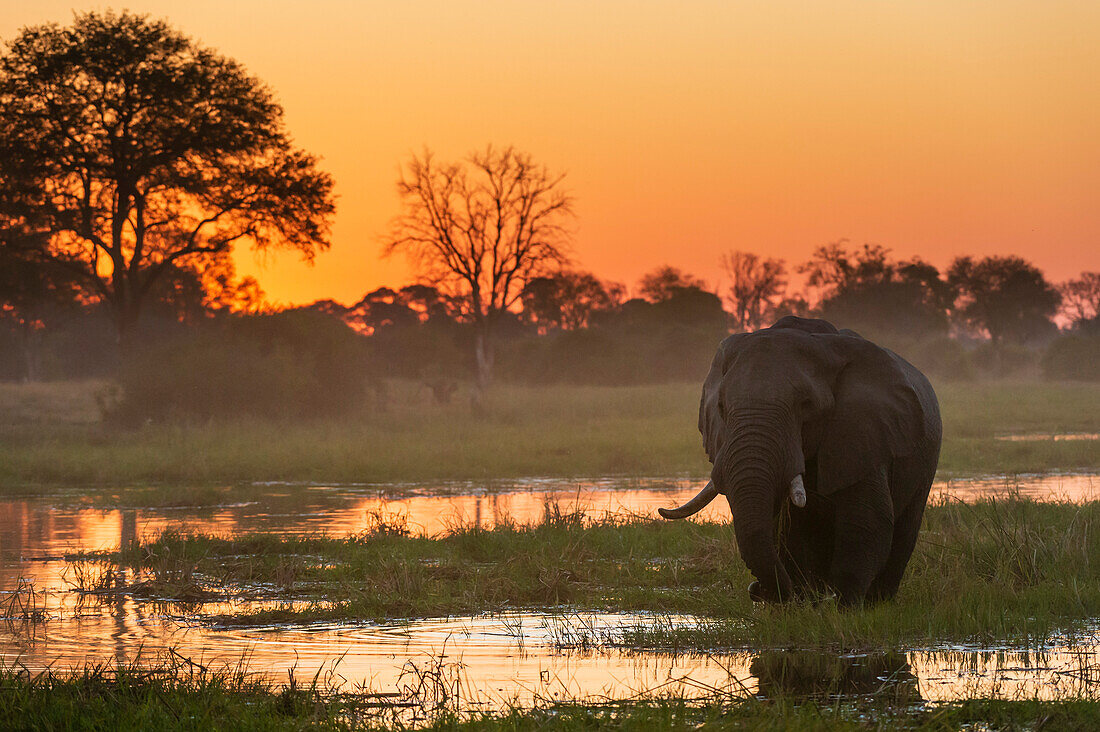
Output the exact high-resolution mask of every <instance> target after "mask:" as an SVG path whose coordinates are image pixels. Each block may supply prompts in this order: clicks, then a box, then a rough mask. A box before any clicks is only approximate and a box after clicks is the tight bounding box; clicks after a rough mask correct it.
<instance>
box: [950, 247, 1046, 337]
mask: <svg viewBox="0 0 1100 732" xmlns="http://www.w3.org/2000/svg"><path fill="white" fill-rule="evenodd" d="M947 282H948V284H949V285H950V286H951V288H952V290H953V292H954V293H955V298H956V299H955V312H956V314H957V315H958V317H959V318H960V319H961V321H962V322H963V323H965V324H967V325H970V326H972V327H974V328H978V329H980V330H983V331H985V332H986V333H988V334H989V338H990V340H991V341H992V342H993V345H994V346H997V345H999V344H1000V343H1001V342H1002V341H1004V340H1011V341H1015V342H1018V343H1019V342H1023V341H1026V340H1028V339H1030V338H1033V337H1035V336H1039V335H1043V334H1045V333H1048V332H1050V331H1051V330H1052V329H1053V327H1054V326H1053V323H1052V322H1051V318H1052V317H1053V316H1054V314H1055V313H1056V312H1057V311H1058V305H1059V304H1060V302H1061V296H1060V295H1059V294H1058V290H1056V289H1055V288H1054V287H1053V286H1052V285H1051V284H1050V283H1049V282H1047V280H1046V278H1045V277H1043V273H1042V272H1040V271H1039V269H1038V268H1036V267H1035V266H1034V265H1033V264H1031V263H1030V262H1028V261H1026V260H1024V259H1022V258H1021V257H1015V256H1008V257H998V256H993V257H985V258H984V259H979V260H974V259H973V258H972V257H958V258H956V259H955V261H954V262H952V263H951V267H950V268H949V269H948V272H947Z"/></svg>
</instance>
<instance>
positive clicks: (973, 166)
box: [0, 0, 1100, 303]
mask: <svg viewBox="0 0 1100 732" xmlns="http://www.w3.org/2000/svg"><path fill="white" fill-rule="evenodd" d="M106 7H108V6H106V5H101V4H94V5H92V4H83V5H79V6H74V5H73V4H72V2H71V0H66V2H59V1H55V0H38V1H37V2H34V3H25V2H12V1H11V0H8V1H7V2H5V3H4V4H3V5H2V6H0V36H2V37H3V38H4V39H5V40H10V39H11V38H12V37H14V35H15V34H16V33H17V32H18V30H19V29H20V28H21V27H23V26H26V25H34V24H39V23H43V22H49V21H57V22H60V23H63V24H64V23H69V22H71V19H72V13H73V11H74V10H77V11H84V10H91V9H105V8H106ZM121 7H122V6H117V7H116V9H121ZM125 7H126V8H127V9H129V10H131V11H133V12H143V13H149V14H151V15H153V16H155V17H158V18H165V19H167V20H168V21H170V22H171V23H172V24H173V25H174V26H176V27H177V28H178V29H179V30H181V31H182V32H183V33H184V34H186V35H188V36H190V37H193V38H195V39H197V40H199V41H201V42H202V43H204V44H206V45H209V46H212V47H214V48H216V49H218V50H219V51H220V52H221V53H223V54H225V55H226V56H229V57H231V58H234V59H237V60H238V61H240V62H241V63H243V64H245V65H246V66H247V67H248V68H249V70H250V71H251V72H252V73H253V74H255V75H256V76H257V77H259V78H260V79H262V80H263V81H264V82H266V83H267V84H268V85H269V86H270V87H271V88H272V89H273V90H274V91H275V93H276V96H277V97H278V98H279V99H280V100H281V102H282V104H283V105H284V107H285V111H286V119H287V124H288V127H289V130H290V132H291V134H292V135H293V136H294V138H295V140H296V142H297V144H298V145H300V146H301V147H303V148H304V149H306V150H308V151H310V152H312V153H315V154H318V155H320V156H322V157H323V158H324V162H323V167H324V168H325V169H326V170H328V171H329V172H331V173H332V174H333V175H334V176H335V179H336V182H337V191H338V194H339V196H340V198H339V202H338V206H339V208H338V213H337V217H336V221H335V226H334V230H333V247H332V249H331V251H330V252H328V253H325V254H322V255H321V256H319V257H318V258H317V261H316V263H315V264H314V265H313V266H307V265H305V264H303V263H301V262H299V261H297V260H296V258H295V256H294V255H291V254H285V255H275V256H273V257H269V258H268V259H266V260H264V261H260V260H257V259H256V258H254V257H253V255H251V254H250V253H248V252H247V251H245V252H243V253H242V254H241V255H240V256H239V258H238V261H239V263H240V265H241V267H242V269H244V270H245V271H246V272H248V273H251V274H255V275H256V276H257V277H258V279H259V280H260V283H261V285H262V286H263V288H264V289H265V291H266V292H267V293H268V296H269V298H270V299H272V300H273V301H275V302H279V303H303V302H309V301H312V300H316V299H319V298H325V297H331V298H334V299H336V300H339V301H342V302H352V301H355V300H357V299H358V298H359V297H360V296H361V295H362V294H363V293H364V292H366V291H367V290H370V289H373V288H375V287H377V286H379V285H382V284H388V285H400V284H405V283H407V282H409V281H411V280H413V279H414V273H413V272H411V271H410V270H409V269H408V267H407V265H406V263H405V262H404V261H403V260H401V259H400V258H394V259H391V260H382V259H380V256H379V255H380V252H381V248H382V247H381V243H380V236H381V235H382V234H383V233H384V231H385V230H386V225H387V221H388V220H389V219H390V218H391V217H392V216H394V215H395V214H396V213H397V211H398V209H397V203H398V201H397V195H396V192H395V190H394V181H395V179H396V177H397V170H398V166H399V165H400V164H401V163H402V162H403V161H405V160H406V159H407V158H408V156H409V154H410V153H411V152H415V151H419V150H421V149H422V148H423V147H424V146H427V147H429V148H431V149H433V150H435V151H436V153H437V154H438V155H439V156H440V157H441V158H445V159H449V158H456V157H460V156H462V155H464V154H466V153H468V152H469V151H471V150H473V149H475V148H480V147H483V146H484V145H485V144H486V143H490V142H491V143H495V144H501V145H504V144H514V145H516V146H517V147H518V148H520V149H522V150H526V151H528V152H530V153H531V154H532V155H534V157H535V158H536V159H537V160H539V161H540V162H543V163H545V164H546V165H547V166H549V167H550V168H551V169H553V170H560V171H565V172H567V173H568V177H567V182H568V186H569V188H570V189H571V191H572V192H573V194H574V195H575V197H576V211H577V219H576V236H575V239H574V247H573V249H574V255H575V257H576V260H577V264H578V265H579V266H580V267H583V268H585V269H590V270H592V271H594V272H595V273H597V274H598V275H599V276H601V277H603V278H607V279H611V280H616V281H620V282H624V283H626V284H628V285H630V286H633V284H634V283H635V281H636V280H637V279H638V277H639V276H640V275H641V274H643V273H644V272H645V271H647V270H650V269H652V268H653V267H655V266H657V265H660V264H664V263H669V264H673V265H675V266H678V267H681V268H683V269H685V270H687V271H690V272H692V273H694V274H697V275H698V276H701V277H703V278H704V279H706V280H707V281H708V282H709V283H710V284H711V285H719V284H720V277H721V275H720V269H719V257H720V255H721V253H722V252H724V251H727V250H729V249H744V250H749V251H754V252H758V253H761V254H766V255H769V256H782V257H785V258H787V259H788V260H791V261H793V262H799V261H802V260H804V259H805V258H806V257H807V256H808V255H809V254H810V252H811V251H812V250H813V249H814V248H815V247H817V246H819V245H821V244H824V243H826V242H829V241H834V240H836V239H840V238H845V237H846V238H848V239H850V240H851V241H852V242H854V243H857V244H859V243H863V242H874V243H878V244H882V245H883V246H886V247H889V248H891V249H892V250H893V252H894V254H895V255H897V256H900V257H909V256H913V255H920V256H922V257H924V258H925V259H927V260H929V261H931V262H932V263H934V264H936V265H938V266H941V267H942V266H944V265H946V264H947V263H948V262H949V261H950V259H951V258H952V257H953V256H955V255H957V254H973V255H978V256H981V255H987V254H993V253H1014V254H1019V255H1022V256H1024V257H1027V258H1028V259H1030V260H1032V261H1034V262H1035V263H1036V264H1037V265H1038V266H1039V267H1041V268H1042V269H1043V270H1044V271H1045V272H1046V274H1047V275H1048V277H1050V278H1051V279H1052V280H1054V281H1059V280H1064V279H1066V278H1068V277H1072V276H1075V275H1076V274H1077V273H1079V272H1081V271H1082V270H1096V269H1100V201H1098V200H1097V198H1098V194H1097V191H1100V135H1098V134H1097V119H1098V118H1100V95H1098V94H1097V91H1096V69H1097V68H1100V44H1097V43H1096V39H1097V37H1098V31H1100V5H1097V4H1096V3H1091V2H1050V1H1048V2H1015V1H1012V0H1000V1H999V2H958V1H957V0H954V1H951V2H947V1H936V2H915V1H914V2H891V3H882V2H866V1H863V2H833V3H828V4H817V3H799V2H787V1H783V2H739V3H722V2H695V3H690V4H682V3H656V2H610V1H608V2H600V3H586V2H556V3H548V4H534V3H515V2H477V3H453V2H402V3H359V2H337V1H336V0H324V1H322V2H316V3H309V4H304V3H290V2H283V1H281V0H280V1H277V2H265V3H261V2H259V1H258V0H240V1H239V2H235V3H232V4H230V5H226V4H225V3H221V2H211V1H206V0H203V1H198V2H190V3H171V2H166V1H163V0H134V1H133V2H128V3H126V4H125Z"/></svg>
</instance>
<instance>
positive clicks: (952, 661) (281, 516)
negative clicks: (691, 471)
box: [0, 475, 1100, 708]
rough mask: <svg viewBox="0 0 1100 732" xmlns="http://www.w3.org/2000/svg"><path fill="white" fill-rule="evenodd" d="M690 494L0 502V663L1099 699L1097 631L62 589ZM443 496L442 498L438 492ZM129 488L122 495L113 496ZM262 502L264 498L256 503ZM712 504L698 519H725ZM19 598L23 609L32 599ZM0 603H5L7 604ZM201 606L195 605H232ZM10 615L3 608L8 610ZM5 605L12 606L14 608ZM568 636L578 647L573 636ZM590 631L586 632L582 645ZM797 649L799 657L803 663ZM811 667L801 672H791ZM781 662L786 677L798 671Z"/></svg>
mask: <svg viewBox="0 0 1100 732" xmlns="http://www.w3.org/2000/svg"><path fill="white" fill-rule="evenodd" d="M698 488H699V483H698V482H691V481H686V480H629V481H624V480H617V479H607V480H596V481H555V480H527V481H521V482H517V483H514V484H511V485H500V484H495V485H493V486H492V487H491V488H487V487H485V486H478V485H474V484H464V483H463V484H448V485H445V486H434V487H427V486H414V485H390V486H368V485H362V486H293V485H281V484H271V485H266V486H259V487H257V486H253V487H251V488H250V490H248V491H245V493H247V494H248V495H249V496H251V497H253V500H246V501H239V502H229V501H230V500H231V499H230V498H229V497H230V496H232V495H233V492H232V491H226V497H227V501H226V502H225V503H223V504H221V505H217V506H201V507H193V506H192V507H187V506H178V507H173V506H164V507H157V508H146V507H140V508H139V507H130V506H126V505H120V501H115V502H114V505H110V503H111V501H110V500H108V501H107V502H106V503H104V504H103V505H86V504H84V503H82V502H81V501H80V500H79V497H78V495H77V494H76V493H74V494H73V495H71V496H67V495H65V494H53V495H51V496H50V497H48V498H42V497H32V496H26V497H12V498H6V499H3V500H0V605H5V606H7V605H8V604H9V603H11V602H13V600H12V598H13V597H14V595H13V593H14V592H15V591H16V590H18V589H19V588H20V587H21V586H22V587H24V588H26V587H28V586H29V585H33V588H34V590H35V591H36V594H35V595H34V596H33V597H34V600H33V602H34V603H36V609H39V610H41V611H43V613H44V617H45V618H47V620H46V621H45V622H28V621H24V620H21V619H12V618H9V619H0V659H2V660H3V662H4V663H6V664H9V665H10V664H13V663H18V664H22V665H25V666H26V667H27V668H28V669H31V670H40V669H43V668H46V667H50V666H52V667H53V668H55V669H68V668H70V667H79V666H83V665H84V664H85V663H97V662H111V663H113V662H114V661H116V660H117V661H121V662H133V661H135V660H137V661H139V662H148V663H151V662H153V661H155V660H156V659H157V656H158V654H163V653H168V652H169V649H172V651H173V652H175V653H177V654H179V656H182V657H186V658H189V659H192V660H193V661H196V662H198V663H201V664H203V665H204V666H206V667H213V668H220V667H224V666H230V667H232V666H235V665H237V664H242V663H243V664H244V665H246V666H247V667H249V668H251V669H254V670H257V671H260V672H263V673H266V674H268V675H271V676H273V677H274V678H276V679H280V678H281V679H284V680H285V679H286V675H287V673H288V671H289V670H290V669H294V672H295V674H296V676H297V677H298V678H299V679H302V678H303V677H312V676H313V675H314V674H315V673H317V672H318V671H319V670H321V671H323V672H330V673H331V674H332V680H333V681H335V682H336V683H338V684H340V685H342V686H343V687H345V688H348V689H354V688H359V687H365V688H369V689H371V690H373V691H375V692H383V693H395V694H400V695H401V696H402V697H403V698H404V697H410V696H412V697H418V698H419V697H424V698H422V699H419V701H420V702H422V703H424V704H429V705H430V704H431V703H432V702H433V699H434V701H439V700H445V701H446V702H447V703H448V704H455V703H458V704H459V705H460V706H462V707H465V708H471V707H474V708H476V707H480V706H486V705H488V706H497V705H500V704H504V703H509V702H519V703H523V704H529V703H531V702H533V701H538V700H551V699H561V698H570V699H576V698H593V699H596V698H598V699H604V698H625V697H630V696H632V695H634V694H638V693H643V692H657V693H670V694H677V695H689V696H692V695H709V694H713V693H715V692H721V693H728V694H734V695H746V694H770V693H772V692H773V691H774V690H776V689H777V688H785V689H786V690H787V691H791V690H794V691H798V690H799V689H790V688H787V687H790V686H791V685H792V684H795V685H805V684H806V683H811V686H812V682H807V679H808V678H809V679H812V678H814V677H815V675H816V676H818V677H820V676H822V675H824V677H827V678H829V679H832V682H830V684H828V685H829V686H830V688H831V687H832V686H835V685H836V684H835V683H833V682H837V680H838V679H839V680H840V682H839V683H841V686H842V687H843V688H842V690H843V691H848V692H851V693H869V692H871V691H876V690H880V689H883V688H886V689H888V690H894V691H898V690H901V691H904V692H905V694H906V696H907V697H908V698H920V699H925V700H948V699H956V698H965V697H973V696H979V695H993V694H996V695H1002V696H1016V695H1023V696H1029V697H1030V696H1036V695H1038V696H1043V697H1065V696H1082V695H1083V696H1091V697H1096V696H1100V658H1098V654H1100V638H1098V635H1097V633H1100V628H1097V629H1096V630H1097V632H1096V633H1091V634H1086V637H1083V638H1082V637H1078V638H1074V639H1072V641H1070V640H1067V639H1059V638H1053V639H1050V640H1049V642H1048V643H1047V644H1046V645H1045V646H1044V647H1043V648H1041V649H1038V650H1036V649H1031V650H1025V649H1015V650H1014V649H1006V648H982V647H966V646H952V647H944V648H927V649H917V650H911V651H909V652H907V653H905V654H900V655H898V654H892V655H888V656H883V655H875V654H872V655H854V656H840V657H838V656H835V655H834V656H829V657H825V658H820V657H815V656H814V654H806V653H805V652H793V653H782V652H776V651H764V652H736V653H728V652H723V653H715V654H670V653H668V652H657V651H649V650H644V649H643V650H636V649H631V650H622V649H619V648H616V647H615V643H614V641H615V639H616V638H617V637H619V635H621V633H622V631H623V629H624V628H628V627H634V626H639V625H641V626H644V625H646V624H648V623H654V622H663V623H668V622H673V623H677V624H684V625H691V624H692V622H693V619H692V618H690V617H679V618H673V619H671V621H670V619H668V618H667V617H661V618H656V617H654V616H651V615H647V614H611V615H598V614H597V615H594V614H588V613H582V614H568V613H566V614H562V613H554V614H538V613H517V614H508V615H495V616H478V617H459V618H444V619H438V618H437V619H427V620H401V621H394V622H392V623H342V624H336V625H309V626H305V627H301V626H299V627H275V628H255V627H250V628H214V627H211V626H209V625H206V624H201V623H195V622H191V621H189V620H188V618H187V617H184V616H181V615H179V614H178V613H179V612H180V611H179V610H178V609H174V608H173V607H172V606H163V605H160V604H157V603H151V602H139V601H135V600H133V599H130V598H119V599H118V600H117V601H116V600H111V601H107V602H102V603H100V602H84V603H81V602H80V598H79V596H78V595H76V593H73V592H71V591H70V589H69V588H70V586H69V584H68V582H67V581H66V576H67V574H66V573H69V572H71V571H72V566H71V565H70V564H69V563H67V562H66V561H65V560H64V557H63V555H64V554H66V553H68V552H74V551H80V550H95V549H114V548H117V547H118V546H119V543H120V542H128V541H130V540H131V539H133V538H135V537H139V536H147V535H152V534H155V533H157V532H159V531H162V530H164V529H178V530H183V531H190V532H205V533H213V534H219V535H233V534H238V533H244V532H250V531H266V532H279V533H288V534H289V533H298V534H311V533H312V534H317V533H322V532H323V533H327V534H329V535H333V536H339V535H344V534H349V533H355V532H358V531H362V530H364V529H369V528H371V527H372V526H374V525H376V524H377V522H379V521H385V522H388V523H394V522H397V523H401V524H404V525H406V526H408V527H409V528H410V529H411V530H413V531H415V532H424V533H428V534H433V533H437V532H439V531H441V530H444V529H446V528H448V527H452V526H455V525H459V524H480V525H482V526H484V527H490V526H492V525H495V524H497V523H498V522H500V521H503V520H511V521H516V522H521V523H522V522H529V521H534V520H538V519H540V518H541V517H542V516H543V515H545V513H546V512H547V511H549V510H555V507H556V510H566V511H572V510H583V511H585V512H586V513H588V514H589V515H600V514H603V513H605V512H612V513H617V514H621V513H624V512H633V513H637V514H642V515H652V514H653V513H654V512H655V511H656V508H657V507H658V506H669V505H673V504H677V503H680V502H682V501H684V500H686V499H687V498H689V497H690V496H691V495H694V493H695V491H696V490H697V489H698ZM1098 489H1100V477H1098V476H1095V475H1060V476H1042V477H1030V478H1029V477H1022V478H1017V479H1011V480H1009V479H1004V478H999V479H994V478H991V479H987V480H968V481H954V482H948V483H941V484H937V485H936V487H935V489H934V491H935V493H936V494H937V495H944V496H950V497H953V498H958V499H961V500H973V499H975V498H977V497H979V496H984V495H997V494H1004V493H1008V492H1018V493H1020V494H1021V495H1027V496H1033V497H1036V498H1057V499H1063V500H1074V501H1083V500H1091V499H1095V498H1097V497H1098V496H1097V491H1098ZM441 492H442V493H444V494H445V495H439V494H440V493H441ZM124 495H125V494H124ZM257 496H258V497H257ZM728 517H729V509H728V507H726V506H724V505H721V504H720V502H715V504H713V505H712V506H711V507H709V508H708V509H707V512H706V513H704V514H703V518H706V519H712V520H728ZM26 598H27V596H26V594H25V593H24V596H23V598H22V599H20V600H18V602H22V603H26V602H28V600H27V599H26ZM9 609H10V608H9ZM232 609H233V608H231V607H228V606H220V607H219V606H217V605H206V606H204V612H207V613H219V612H226V611H230V610H232ZM7 614H8V615H11V614H13V613H10V612H9V613H7ZM14 614H17V613H14ZM578 639H580V641H579V642H578ZM584 639H590V640H592V641H594V642H593V643H586V642H584ZM807 655H809V658H807ZM807 664H809V666H810V667H812V668H811V670H802V671H798V669H799V668H802V667H803V666H806V665H807ZM792 668H793V669H795V671H792Z"/></svg>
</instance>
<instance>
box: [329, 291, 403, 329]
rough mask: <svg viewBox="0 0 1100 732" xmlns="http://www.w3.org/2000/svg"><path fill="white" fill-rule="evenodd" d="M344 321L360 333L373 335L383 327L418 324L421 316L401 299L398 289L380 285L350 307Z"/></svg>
mask: <svg viewBox="0 0 1100 732" xmlns="http://www.w3.org/2000/svg"><path fill="white" fill-rule="evenodd" d="M344 322H346V323H348V324H349V325H351V327H352V328H354V329H355V330H357V331H358V332H360V333H365V334H367V335H371V334H372V333H375V332H377V331H378V330H380V329H382V328H393V327H396V328H402V327H409V326H413V325H417V324H419V323H420V318H419V316H418V314H417V312H416V311H415V310H413V309H412V308H410V307H409V306H408V305H406V304H405V303H404V302H402V301H401V300H400V297H399V295H398V293H397V291H396V290H391V289H390V288H389V287H379V288H378V289H377V290H373V291H371V292H368V293H367V294H366V295H364V296H363V298H362V299H361V300H360V301H359V302H357V303H355V304H354V305H352V306H351V307H350V308H348V310H347V312H346V313H345V314H344Z"/></svg>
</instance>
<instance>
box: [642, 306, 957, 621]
mask: <svg viewBox="0 0 1100 732" xmlns="http://www.w3.org/2000/svg"><path fill="white" fill-rule="evenodd" d="M699 430H700V432H702V434H703V445H704V447H705V448H706V452H707V456H708V457H709V458H710V461H711V463H713V466H714V467H713V469H712V471H711V481H710V482H709V483H707V485H706V487H705V488H703V490H702V491H700V492H699V495H697V496H696V497H695V498H693V499H691V500H690V501H688V502H687V503H686V504H684V505H683V506H680V507H679V508H674V509H664V508H662V509H660V513H661V515H662V516H664V517H665V518H669V519H678V518H684V517H687V516H690V515H692V514H694V513H696V512H697V511H699V510H701V509H702V508H703V507H704V506H706V505H707V504H708V503H709V502H710V501H712V500H713V499H714V498H715V497H717V496H718V495H719V494H721V495H724V496H726V498H727V500H728V501H729V505H730V509H731V510H732V512H733V527H734V532H735V533H736V535H737V546H738V549H739V551H740V555H741V558H742V560H744V562H745V564H746V565H747V566H748V568H749V570H750V571H751V572H752V574H753V576H754V577H755V578H756V581H754V582H753V583H752V584H751V585H750V586H749V595H750V596H751V597H752V598H753V599H754V600H767V601H773V602H775V601H786V600H790V599H794V598H798V597H801V596H806V595H810V596H813V595H815V594H819V593H823V592H835V593H836V595H837V596H838V599H839V602H840V604H842V605H858V604H862V603H863V602H864V601H869V602H875V601H878V600H887V599H890V598H892V597H893V596H894V595H895V593H897V590H898V585H899V583H900V582H901V577H902V574H903V573H904V571H905V566H906V564H907V563H908V562H909V557H910V555H911V554H912V552H913V547H914V545H915V544H916V541H917V532H918V531H919V530H920V525H921V518H922V517H923V515H924V506H925V503H926V502H927V500H928V491H929V488H930V487H931V485H932V479H933V477H934V476H935V474H936V465H937V462H938V460H939V452H940V438H941V433H942V426H941V422H940V411H939V404H938V402H937V400H936V394H935V392H934V391H933V390H932V386H931V384H929V383H928V379H926V378H925V377H924V375H923V374H921V373H920V371H918V370H917V369H916V368H915V367H914V366H913V365H912V364H910V363H908V362H907V361H905V359H903V358H901V357H900V356H898V355H897V354H895V353H893V352H891V351H888V350H886V349H885V348H881V347H879V346H877V345H875V344H874V343H871V342H870V341H868V340H865V339H863V338H861V337H860V336H859V335H858V334H856V333H853V332H852V331H848V330H837V329H836V328H835V327H833V325H831V324H830V323H827V322H825V321H824V320H811V319H806V318H796V317H786V318H783V319H781V320H780V321H779V322H777V323H776V324H775V325H773V326H772V327H770V328H766V329H764V330H759V331H756V332H755V333H738V334H736V335H732V336H730V337H728V338H726V339H725V340H724V341H722V344H721V345H720V346H719V348H718V353H717V354H716V355H715V357H714V361H713V363H712V364H711V368H710V373H709V374H708V375H707V378H706V381H705V382H704V383H703V396H702V399H701V401H700V405H699Z"/></svg>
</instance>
